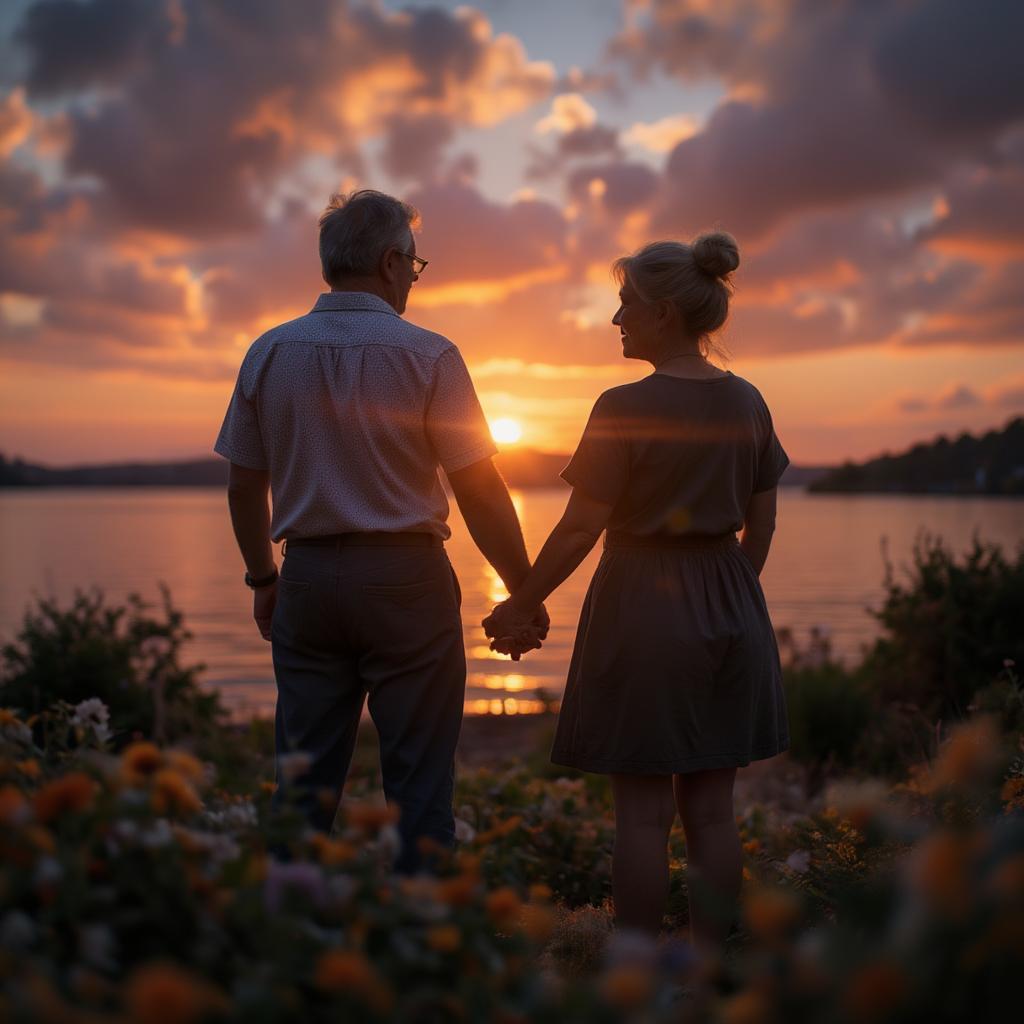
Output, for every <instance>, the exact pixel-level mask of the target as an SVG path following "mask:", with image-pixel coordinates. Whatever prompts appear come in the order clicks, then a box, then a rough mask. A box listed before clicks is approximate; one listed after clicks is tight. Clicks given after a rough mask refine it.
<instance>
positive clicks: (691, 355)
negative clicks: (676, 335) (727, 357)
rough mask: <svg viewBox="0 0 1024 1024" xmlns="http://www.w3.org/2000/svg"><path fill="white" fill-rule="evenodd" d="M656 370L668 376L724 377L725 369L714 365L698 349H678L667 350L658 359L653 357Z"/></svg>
mask: <svg viewBox="0 0 1024 1024" xmlns="http://www.w3.org/2000/svg"><path fill="white" fill-rule="evenodd" d="M651 362H652V363H653V365H654V372H655V373H660V374H664V375H665V376H666V377H689V378H695V379H703V378H709V377H723V376H725V371H724V370H721V369H719V368H718V367H717V366H714V365H712V364H711V363H709V362H708V361H707V359H706V358H705V357H704V356H703V355H702V354H701V353H700V352H697V351H695V350H694V351H690V350H687V351H676V352H666V353H665V354H664V355H663V356H661V357H660V358H657V359H652V360H651Z"/></svg>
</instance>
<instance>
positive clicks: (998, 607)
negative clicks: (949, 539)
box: [865, 535, 1024, 721]
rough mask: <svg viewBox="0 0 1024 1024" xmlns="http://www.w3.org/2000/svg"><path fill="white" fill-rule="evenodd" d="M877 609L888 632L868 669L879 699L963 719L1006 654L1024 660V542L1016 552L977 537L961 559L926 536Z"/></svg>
mask: <svg viewBox="0 0 1024 1024" xmlns="http://www.w3.org/2000/svg"><path fill="white" fill-rule="evenodd" d="M874 614H875V616H876V617H877V618H878V620H879V622H880V623H881V624H882V627H883V630H884V633H883V635H882V636H881V637H880V638H879V639H878V641H877V642H876V643H875V645H874V647H873V648H872V649H871V651H870V652H869V653H868V656H867V659H866V661H865V670H866V672H867V675H868V677H869V678H870V679H871V681H872V684H873V686H874V687H876V689H877V693H878V695H879V697H880V698H881V699H882V700H886V701H888V700H897V701H902V702H905V703H910V704H913V705H916V706H917V707H918V708H920V709H921V711H922V712H923V713H924V714H925V715H926V716H928V717H930V718H932V719H935V718H940V719H942V720H943V721H948V720H950V719H953V718H963V717H965V715H966V714H967V711H968V708H969V706H970V704H971V702H972V700H973V698H974V695H975V693H976V692H977V691H978V690H980V689H981V688H982V687H985V686H987V685H988V684H990V683H992V682H993V681H994V680H995V679H996V677H997V676H998V675H999V673H1000V672H1001V670H1002V668H1003V664H1004V661H1005V660H1006V659H1010V660H1012V661H1015V662H1016V663H1018V664H1021V663H1022V661H1024V631H1022V630H1021V628H1020V624H1021V622H1024V546H1022V547H1021V548H1019V549H1018V551H1017V554H1016V557H1015V558H1008V557H1006V556H1005V555H1004V554H1003V552H1002V551H1001V549H1000V548H999V547H998V546H997V545H993V544H986V543H983V542H982V541H981V540H979V539H977V538H975V540H974V543H973V546H972V548H971V550H970V551H968V552H967V554H966V555H965V556H964V558H963V560H962V561H959V560H958V559H957V558H956V557H955V556H954V555H953V554H952V553H951V552H950V551H949V550H948V549H947V548H946V547H945V546H944V545H943V543H942V541H941V540H939V539H937V538H932V537H929V536H927V535H923V536H922V537H921V538H920V539H919V541H918V542H917V544H916V545H915V547H914V554H913V565H912V567H911V570H910V573H909V579H908V580H907V581H906V582H905V583H900V582H898V581H897V580H896V579H895V578H894V576H893V572H892V566H891V565H890V566H889V567H888V569H887V574H886V596H885V600H884V602H883V604H882V607H881V608H880V609H879V610H878V611H877V612H875V613H874Z"/></svg>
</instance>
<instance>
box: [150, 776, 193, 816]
mask: <svg viewBox="0 0 1024 1024" xmlns="http://www.w3.org/2000/svg"><path fill="white" fill-rule="evenodd" d="M152 801H153V810H154V811H156V813H157V814H178V815H182V816H184V815H186V814H195V813H196V811H198V810H199V809H200V808H201V807H202V806H203V801H202V800H200V799H199V794H198V793H196V791H195V790H194V789H193V788H192V785H191V783H189V782H188V781H187V780H186V779H184V778H182V777H181V776H180V775H179V774H178V773H177V772H176V771H174V770H172V769H170V768H162V769H161V770H160V771H158V772H157V773H156V775H155V777H154V778H153V796H152Z"/></svg>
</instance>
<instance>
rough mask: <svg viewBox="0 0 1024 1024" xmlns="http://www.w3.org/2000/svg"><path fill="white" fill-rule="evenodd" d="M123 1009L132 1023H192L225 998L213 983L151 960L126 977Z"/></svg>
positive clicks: (221, 1006) (218, 1006) (219, 1007)
mask: <svg viewBox="0 0 1024 1024" xmlns="http://www.w3.org/2000/svg"><path fill="white" fill-rule="evenodd" d="M124 1001H125V1008H126V1009H127V1011H128V1017H129V1019H130V1020H131V1021H132V1022H133V1024H191V1022H192V1021H197V1020H199V1019H201V1018H202V1017H204V1016H206V1014H208V1013H209V1012H211V1011H214V1010H224V1009H226V1008H227V1000H226V999H225V998H224V995H223V993H222V992H220V991H219V990H218V989H216V988H215V987H214V986H213V985H211V984H209V983H208V982H207V981H204V980H203V979H202V978H200V977H198V976H196V975H195V974H193V973H192V972H191V971H187V970H185V969H184V968H181V967H178V966H176V965H175V964H170V963H150V964H146V965H145V966H143V967H140V968H139V969H138V970H137V971H135V973H134V974H133V975H132V976H131V977H130V978H129V979H128V982H127V984H126V985H125V993H124Z"/></svg>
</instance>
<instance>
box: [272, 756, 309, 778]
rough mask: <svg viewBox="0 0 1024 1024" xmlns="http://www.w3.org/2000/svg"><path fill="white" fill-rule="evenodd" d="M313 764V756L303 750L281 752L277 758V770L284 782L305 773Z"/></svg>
mask: <svg viewBox="0 0 1024 1024" xmlns="http://www.w3.org/2000/svg"><path fill="white" fill-rule="evenodd" d="M312 764H313V757H312V755H310V754H307V753H306V752H305V751H304V750H296V751H293V752H292V753H291V754H282V755H281V756H280V757H279V758H278V759H277V767H278V771H280V773H281V778H282V779H283V780H284V781H285V782H294V781H295V780H296V779H298V778H300V777H301V776H303V775H305V774H306V773H307V772H308V771H309V769H310V767H311V766H312Z"/></svg>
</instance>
